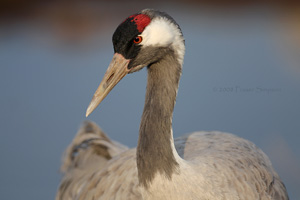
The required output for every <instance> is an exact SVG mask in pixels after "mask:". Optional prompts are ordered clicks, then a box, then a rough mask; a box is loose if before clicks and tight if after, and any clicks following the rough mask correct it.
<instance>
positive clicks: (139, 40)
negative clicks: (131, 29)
mask: <svg viewBox="0 0 300 200" xmlns="http://www.w3.org/2000/svg"><path fill="white" fill-rule="evenodd" d="M142 40H143V38H142V36H137V37H135V38H134V39H133V42H134V43H135V44H140V43H141V42H142Z"/></svg>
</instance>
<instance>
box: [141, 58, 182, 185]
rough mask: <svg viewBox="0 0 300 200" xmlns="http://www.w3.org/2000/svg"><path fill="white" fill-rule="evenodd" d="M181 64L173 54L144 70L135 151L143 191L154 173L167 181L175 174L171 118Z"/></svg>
mask: <svg viewBox="0 0 300 200" xmlns="http://www.w3.org/2000/svg"><path fill="white" fill-rule="evenodd" d="M180 75H181V63H179V62H178V59H176V56H174V53H170V54H167V55H166V56H165V57H164V58H163V59H162V60H160V61H159V62H157V63H154V64H152V65H151V66H149V67H148V83H147V91H146V99H145V106H144V112H143V115H142V120H141V124H140V135H139V141H138V147H137V167H138V176H139V183H140V184H141V185H142V186H143V187H145V188H147V187H148V186H149V184H150V183H151V181H152V180H153V179H154V177H155V175H156V174H157V172H159V173H160V174H161V175H164V176H165V177H167V178H168V179H171V177H172V174H174V173H178V171H179V164H178V158H179V156H178V154H177V152H176V150H175V148H174V140H173V133H172V116H173V110H174V105H175V101H176V95H177V90H178V84H179V79H180Z"/></svg>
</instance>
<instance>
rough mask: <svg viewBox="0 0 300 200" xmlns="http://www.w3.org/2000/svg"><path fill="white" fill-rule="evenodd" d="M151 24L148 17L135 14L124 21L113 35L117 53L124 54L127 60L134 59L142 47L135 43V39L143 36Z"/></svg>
mask: <svg viewBox="0 0 300 200" xmlns="http://www.w3.org/2000/svg"><path fill="white" fill-rule="evenodd" d="M150 22H151V19H150V17H149V16H148V15H145V14H135V15H131V16H129V17H128V18H127V19H126V20H125V21H123V22H122V23H121V24H120V25H119V26H118V28H117V29H116V31H115V32H114V34H113V38H112V40H113V45H114V51H115V53H120V54H122V55H123V56H124V57H125V58H126V59H132V58H134V57H136V56H137V54H138V53H139V51H140V45H138V44H135V43H134V42H133V40H134V38H135V37H137V36H138V35H139V34H141V33H142V32H143V31H144V29H145V28H146V26H147V25H148V24H149V23H150Z"/></svg>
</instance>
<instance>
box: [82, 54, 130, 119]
mask: <svg viewBox="0 0 300 200" xmlns="http://www.w3.org/2000/svg"><path fill="white" fill-rule="evenodd" d="M129 61H130V60H128V59H125V58H124V57H123V56H122V55H121V54H118V53H115V54H114V56H113V59H112V61H111V63H110V64H109V66H108V68H107V70H106V73H105V75H104V77H103V79H102V81H101V83H100V85H99V87H98V89H97V90H96V92H95V94H94V96H93V99H92V101H91V103H90V105H89V106H88V108H87V110H86V117H87V116H89V115H90V114H91V113H92V112H93V111H94V110H95V109H96V108H97V106H98V105H99V104H100V103H101V101H102V100H103V99H104V98H105V97H106V96H107V95H108V93H109V92H110V91H111V90H112V89H113V88H114V87H115V86H116V85H117V83H118V82H119V81H120V80H121V79H122V78H123V77H124V76H126V74H128V73H129V71H130V70H129V69H128V68H127V66H128V64H129Z"/></svg>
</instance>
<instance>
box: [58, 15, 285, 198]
mask: <svg viewBox="0 0 300 200" xmlns="http://www.w3.org/2000/svg"><path fill="white" fill-rule="evenodd" d="M141 13H142V14H147V15H148V16H149V17H151V21H152V22H151V23H150V25H148V26H149V27H151V26H152V27H156V26H162V24H163V25H166V26H168V27H167V29H165V30H164V31H168V32H165V33H166V34H165V35H167V34H170V35H171V36H174V37H173V40H172V41H171V42H169V40H168V41H162V42H161V41H159V42H156V40H155V39H154V40H152V41H149V40H148V41H147V42H148V43H146V42H145V43H141V45H142V46H141V47H140V48H141V49H140V51H139V53H138V54H137V56H136V58H134V59H133V60H134V62H135V63H134V66H137V67H136V68H134V67H133V69H132V70H128V69H126V66H127V65H128V63H129V62H130V61H128V60H127V59H126V58H124V57H123V56H122V55H120V54H118V52H116V54H115V56H114V59H113V62H112V63H113V64H111V65H110V67H109V69H108V71H107V73H106V75H105V77H104V79H103V81H102V82H101V84H100V86H99V88H98V89H97V91H96V93H95V95H94V97H93V100H92V102H91V104H90V106H89V108H88V111H87V115H88V114H89V113H90V112H92V111H93V110H94V109H95V108H96V106H97V105H98V104H99V103H100V102H101V101H102V99H103V98H104V97H105V96H106V95H107V93H108V92H109V91H110V90H111V89H112V87H113V86H114V85H115V84H117V82H118V81H119V80H120V79H121V78H123V77H124V76H125V75H126V74H127V73H131V72H135V71H138V70H139V69H141V68H142V67H143V66H148V83H147V91H146V98H145V106H144V111H143V115H142V119H141V124H140V135H139V141H138V146H137V148H136V149H127V148H126V147H124V146H122V145H120V144H118V143H116V142H113V141H111V140H110V139H109V138H108V137H107V136H106V135H105V134H104V133H103V132H102V131H101V130H100V128H99V127H98V126H97V125H96V124H94V123H92V122H86V123H85V124H84V125H83V127H82V128H81V129H80V130H79V132H78V134H77V135H76V136H75V138H74V140H73V142H72V144H71V145H70V146H69V147H68V149H67V151H66V154H65V159H64V164H63V167H62V171H63V172H64V173H65V175H64V177H63V180H62V183H61V185H60V187H59V190H58V193H57V196H56V199H57V200H71V199H76V200H108V199H132V200H134V199H139V200H140V199H148V200H153V199H154V200H156V199H164V200H176V199H180V200H182V199H189V200H192V199H199V200H207V199H211V200H225V199H230V200H244V199H245V200H246V199H249V200H253V199H262V200H271V199H275V200H287V199H288V195H287V192H286V189H285V186H284V184H283V183H282V181H281V180H280V178H279V176H278V175H277V173H276V172H275V170H274V169H273V168H272V165H271V162H270V160H269V159H268V157H267V156H266V155H265V154H264V153H263V152H262V151H261V150H260V149H259V148H257V147H256V146H255V145H254V144H253V143H251V142H249V141H247V140H244V139H242V138H239V137H237V136H234V135H232V134H229V133H222V132H216V131H214V132H195V133H191V134H186V135H184V136H182V137H179V138H177V139H175V140H174V139H173V132H172V114H173V109H174V106H175V100H176V95H177V89H178V85H179V79H180V75H181V68H182V59H183V54H184V39H183V36H182V33H181V30H180V28H179V26H178V24H176V22H175V21H174V20H173V19H172V18H171V17H169V16H168V15H167V14H165V13H161V12H159V11H155V10H149V9H147V10H143V11H142V12H141ZM155 23H156V24H155ZM151 24H152V25H151ZM153 24H154V25H153ZM161 28H164V27H161ZM149 29H150V28H149ZM156 30H159V29H157V27H156V28H153V29H152V30H151V29H150V30H147V31H148V32H147V33H145V32H143V33H141V35H142V36H144V37H146V36H149V34H150V33H151V34H153V32H154V31H156ZM145 31H146V29H145ZM172 31H174V32H175V33H174V34H173V32H172ZM172 34H173V35H172ZM149 37H150V36H149ZM158 37H159V36H158ZM171 38H172V37H171ZM162 39H163V38H162ZM151 42H152V43H151ZM155 42H156V43H155ZM149 44H150V45H149ZM155 44H156V45H158V46H155ZM148 57H149V58H148ZM115 65H120V66H121V68H119V67H118V66H115ZM124 67H125V68H124ZM122 70H123V71H122ZM115 77H117V78H115ZM110 85H113V86H112V87H110ZM107 90H108V92H107ZM99 99H100V100H99Z"/></svg>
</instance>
